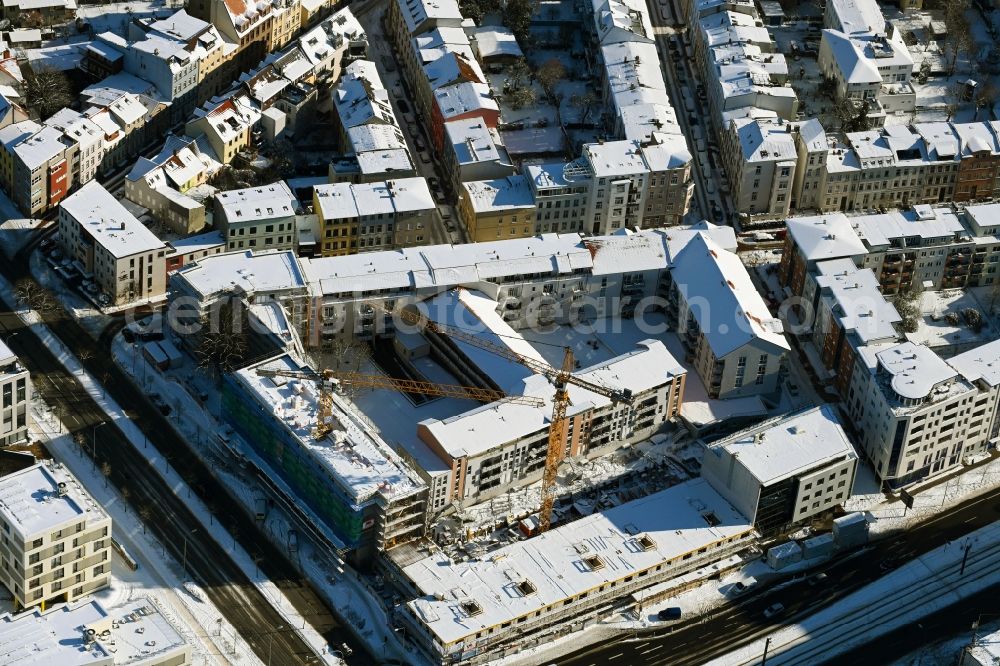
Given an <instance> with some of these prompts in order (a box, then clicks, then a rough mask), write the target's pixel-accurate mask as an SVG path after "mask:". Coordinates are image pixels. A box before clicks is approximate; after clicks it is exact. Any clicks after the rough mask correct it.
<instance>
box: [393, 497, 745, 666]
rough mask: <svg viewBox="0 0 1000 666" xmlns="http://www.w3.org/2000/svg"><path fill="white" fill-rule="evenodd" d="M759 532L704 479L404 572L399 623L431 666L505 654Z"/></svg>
mask: <svg viewBox="0 0 1000 666" xmlns="http://www.w3.org/2000/svg"><path fill="white" fill-rule="evenodd" d="M753 534H754V530H753V526H752V525H751V524H750V523H749V522H748V521H747V519H746V518H745V517H744V516H742V515H741V514H740V513H739V511H737V510H736V509H735V508H733V506H732V505H731V504H729V502H727V501H726V500H725V499H723V498H722V497H721V496H720V495H719V494H718V493H717V492H716V491H715V490H713V489H712V487H711V486H709V485H708V483H707V482H705V481H704V480H702V479H696V480H692V481H688V482H685V483H682V484H680V485H677V486H674V487H673V488H669V489H667V490H663V491H661V492H658V493H654V494H652V495H649V496H647V497H644V498H642V499H639V500H635V501H632V502H628V503H626V504H622V505H620V506H617V507H614V508H612V509H608V510H607V511H605V512H602V513H594V514H592V515H590V516H588V517H586V518H582V519H580V520H577V521H574V522H572V523H569V524H567V525H564V526H562V527H559V528H556V529H553V530H550V531H548V532H545V533H544V534H541V535H539V536H537V537H535V538H532V539H529V540H527V541H522V542H518V543H514V544H512V545H509V546H505V547H502V548H499V549H497V550H495V551H493V552H492V553H490V554H489V555H488V556H486V557H483V558H481V559H471V558H470V559H469V560H467V561H463V562H455V561H452V560H451V559H450V558H448V557H447V556H446V555H444V554H442V553H437V554H434V555H431V556H430V557H427V558H425V559H423V560H420V561H418V562H416V563H414V564H411V565H409V566H406V567H405V568H404V569H403V575H404V576H405V577H406V578H407V579H408V580H409V581H410V583H411V585H412V586H413V588H414V591H415V596H416V598H415V599H413V600H411V601H408V602H407V603H406V605H405V607H404V612H403V613H402V617H403V620H404V622H406V624H407V625H408V627H409V628H410V631H409V633H410V635H411V636H414V637H415V638H416V639H417V641H418V644H419V645H420V646H421V648H422V649H423V650H424V651H425V653H426V654H427V656H428V657H430V659H431V660H432V661H433V662H434V663H445V662H447V663H451V662H452V661H453V660H456V659H461V658H469V657H471V656H473V655H474V656H477V657H479V658H483V659H485V658H487V657H489V656H490V655H494V654H495V655H497V656H499V655H500V654H501V651H502V649H503V648H504V646H505V645H509V644H510V642H511V641H512V640H516V641H517V642H518V643H519V644H520V645H521V647H522V648H524V647H530V646H532V645H535V644H538V643H540V642H543V641H544V640H545V639H546V637H552V636H554V635H555V634H556V633H557V632H558V631H559V630H560V628H561V627H562V628H564V627H565V624H566V623H567V622H570V621H573V622H579V621H582V620H585V619H588V618H591V617H595V616H596V617H600V616H601V615H602V614H605V613H607V612H608V611H607V609H608V608H610V607H613V606H616V605H627V604H628V603H629V600H630V595H631V594H633V593H635V592H638V591H639V590H642V589H644V588H647V587H650V586H652V585H655V584H657V583H661V582H664V581H666V580H670V579H672V578H676V577H677V576H680V575H682V574H684V573H687V572H690V571H693V570H695V569H697V568H699V567H702V566H705V565H706V564H708V563H711V562H716V561H718V560H719V559H723V558H724V557H726V556H727V555H729V554H731V553H733V552H735V551H737V550H739V549H740V548H742V547H744V546H745V544H746V543H747V542H748V540H749V538H750V537H751V536H752V535H753Z"/></svg>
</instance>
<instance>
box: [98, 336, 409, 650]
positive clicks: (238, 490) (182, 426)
mask: <svg viewBox="0 0 1000 666" xmlns="http://www.w3.org/2000/svg"><path fill="white" fill-rule="evenodd" d="M177 344H179V343H177ZM112 353H113V356H114V360H115V362H116V363H118V365H119V366H120V367H121V368H122V369H123V370H125V371H126V372H128V373H130V374H131V375H132V376H133V377H134V378H135V379H136V381H137V383H139V384H140V385H141V386H143V387H144V388H145V390H146V391H148V392H155V393H158V394H159V395H160V396H162V398H163V400H164V401H165V402H166V403H167V404H169V405H170V406H171V407H172V408H173V411H172V413H171V418H173V419H175V427H176V428H177V429H178V431H179V432H180V433H182V434H183V435H184V436H185V437H186V438H187V439H188V442H189V444H190V445H191V446H192V448H193V449H194V450H196V451H197V452H198V453H199V455H200V456H201V457H202V458H203V459H204V460H205V461H206V462H207V463H208V464H210V465H211V466H212V468H213V469H214V470H215V473H216V476H217V478H218V479H219V481H221V482H222V483H223V484H224V485H225V486H226V487H227V489H228V490H229V492H230V493H231V494H233V496H234V497H236V498H237V499H238V500H239V501H241V502H242V503H243V504H244V505H245V506H246V507H247V508H248V510H249V511H256V509H257V507H258V506H259V501H260V499H261V498H265V497H270V495H269V493H268V491H266V490H265V489H264V488H263V487H262V486H261V485H260V483H259V482H258V481H257V479H255V478H254V477H253V476H252V475H251V474H250V473H248V472H247V471H245V470H243V469H242V468H241V467H240V465H238V464H236V462H235V461H234V460H232V459H231V458H229V457H228V452H227V451H225V450H223V448H222V447H221V446H218V445H217V442H218V439H217V436H216V435H217V433H219V432H225V431H227V430H228V429H227V427H226V426H225V425H224V424H223V423H221V422H220V421H217V420H216V418H215V417H214V416H213V414H216V415H217V414H218V410H219V402H218V393H219V392H218V389H217V387H215V386H214V384H213V383H212V381H211V379H210V377H209V375H208V374H207V373H206V372H204V371H202V370H201V369H198V368H196V367H195V366H194V363H193V362H192V360H191V359H190V358H185V359H184V360H183V361H182V362H181V363H180V365H179V366H178V367H176V368H172V369H171V370H170V371H168V372H167V373H166V374H164V373H161V372H160V371H159V370H157V369H156V368H154V367H153V366H151V365H149V364H148V363H147V362H146V360H145V358H144V357H143V355H142V353H141V350H139V349H138V348H137V347H136V346H133V345H132V344H129V343H127V342H125V340H124V339H122V338H121V336H118V337H117V338H116V339H115V341H114V344H113V348H112ZM192 393H193V394H194V395H192ZM199 393H206V394H207V395H208V396H209V400H208V401H207V403H206V404H205V405H202V404H201V403H200V401H199V400H198V398H197V397H196V396H197V394H199ZM234 439H235V437H234ZM244 450H247V451H248V452H249V450H248V449H246V448H245V447H244ZM261 464H263V463H262V462H261ZM272 478H274V480H275V483H277V484H278V485H281V484H280V479H278V478H277V477H276V475H272ZM216 525H217V523H216ZM260 526H261V529H262V530H263V531H264V532H265V533H266V534H267V535H268V537H270V539H271V540H272V542H273V543H275V544H276V545H277V546H278V547H279V548H282V549H285V548H287V546H288V544H289V542H290V538H291V537H290V536H289V532H291V531H294V532H295V533H296V539H297V543H298V550H297V557H295V558H293V561H294V562H295V563H296V564H297V565H298V566H299V568H300V571H301V572H302V573H303V575H305V576H306V577H307V578H308V579H309V580H310V581H311V582H312V584H313V587H314V588H315V589H316V591H317V592H318V593H319V594H320V595H321V596H323V597H324V599H325V600H326V601H327V603H328V604H329V605H330V606H331V607H332V608H336V609H338V610H339V611H340V612H341V613H342V614H343V615H344V616H345V617H346V619H347V620H348V621H349V622H350V625H351V627H350V628H351V629H353V630H354V633H355V635H356V636H357V637H358V638H359V639H360V640H362V641H363V642H365V643H366V644H367V646H368V647H369V649H370V650H371V651H372V652H373V653H374V654H380V655H389V656H393V655H395V656H396V657H397V658H401V659H402V660H403V661H404V662H407V663H408V662H409V660H410V659H408V658H409V657H410V656H411V655H410V654H409V653H408V650H409V649H411V646H409V644H405V645H404V644H402V643H400V641H399V638H398V635H397V634H396V633H395V632H394V631H393V629H392V623H391V620H390V616H389V613H388V612H387V610H386V608H385V607H384V606H382V604H381V603H380V602H379V600H378V593H377V592H376V591H375V590H374V589H372V587H371V586H370V584H369V583H368V582H367V581H366V580H365V579H364V578H362V577H361V576H359V575H358V574H357V573H356V572H355V571H354V570H353V569H351V568H350V567H349V566H348V565H347V564H346V563H344V562H343V560H341V559H340V558H339V557H338V556H337V555H336V553H334V552H332V551H330V550H328V549H326V548H323V547H321V546H318V545H316V544H314V543H313V542H312V541H311V540H310V539H309V538H308V530H306V529H303V526H302V524H301V523H300V522H299V517H298V516H292V515H290V514H289V513H288V512H286V511H285V510H284V509H283V508H282V507H281V506H280V504H279V503H275V504H274V506H271V507H270V508H269V509H268V510H267V513H266V517H265V520H264V521H263V522H261V523H260ZM229 538H230V542H229V544H225V543H224V542H221V541H220V543H222V544H223V545H231V543H232V541H231V537H229ZM241 550H242V549H241ZM244 555H245V553H244ZM246 562H247V565H248V567H249V572H250V574H253V573H254V565H253V561H252V560H250V559H249V557H248V556H247V560H246ZM241 566H242V563H241ZM244 571H247V569H244ZM272 592H275V593H280V591H278V590H277V589H276V588H275V589H274V590H272ZM265 594H267V595H268V598H275V599H277V597H276V596H274V594H272V593H271V592H265ZM277 603H278V604H280V605H279V606H278V607H279V610H281V612H282V613H286V612H287V613H289V614H294V609H293V608H292V606H291V604H290V603H289V602H287V600H284V599H283V598H282V599H280V600H279V601H278V602H277ZM293 622H294V623H295V624H294V626H302V625H303V620H302V619H301V618H298V619H297V620H295V621H293ZM307 628H308V627H307ZM316 638H318V640H319V641H322V638H321V637H318V635H317V636H316ZM317 649H319V648H317Z"/></svg>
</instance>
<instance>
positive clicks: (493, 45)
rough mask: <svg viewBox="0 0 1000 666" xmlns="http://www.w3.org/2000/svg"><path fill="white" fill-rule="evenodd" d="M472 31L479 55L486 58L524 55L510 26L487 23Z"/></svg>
mask: <svg viewBox="0 0 1000 666" xmlns="http://www.w3.org/2000/svg"><path fill="white" fill-rule="evenodd" d="M470 33H471V35H472V37H473V38H474V39H475V40H476V51H478V52H479V57H480V58H483V59H484V60H486V59H488V58H497V57H509V58H519V57H521V56H523V55H524V54H523V53H522V52H521V47H520V46H518V43H517V39H516V38H515V37H514V33H513V32H511V31H510V29H509V28H506V27H504V26H495V25H487V26H483V27H481V28H475V29H474V30H470Z"/></svg>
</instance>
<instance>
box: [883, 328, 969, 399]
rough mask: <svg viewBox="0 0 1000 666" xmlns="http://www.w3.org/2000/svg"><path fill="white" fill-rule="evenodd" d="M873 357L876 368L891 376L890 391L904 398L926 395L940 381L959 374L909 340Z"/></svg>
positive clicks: (935, 355)
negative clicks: (875, 359) (877, 366)
mask: <svg viewBox="0 0 1000 666" xmlns="http://www.w3.org/2000/svg"><path fill="white" fill-rule="evenodd" d="M876 356H877V358H878V363H879V367H880V368H884V369H885V371H886V372H888V373H889V375H890V377H891V386H892V390H893V391H895V392H896V393H897V394H898V395H899V396H900V397H902V398H904V399H907V400H921V399H923V398H926V397H928V396H929V395H930V394H931V391H934V390H935V388H936V387H938V386H939V385H940V384H942V383H944V382H947V381H949V380H951V379H954V378H955V377H957V376H958V373H957V372H956V371H955V369H954V368H953V367H951V366H950V365H948V363H947V362H946V361H944V360H943V359H942V358H941V357H940V356H938V355H937V354H935V353H934V352H933V351H931V350H930V349H928V348H927V347H924V346H923V345H916V344H913V343H912V342H902V343H900V344H898V345H896V346H894V347H891V348H889V349H885V350H883V351H880V352H878V353H877V354H876Z"/></svg>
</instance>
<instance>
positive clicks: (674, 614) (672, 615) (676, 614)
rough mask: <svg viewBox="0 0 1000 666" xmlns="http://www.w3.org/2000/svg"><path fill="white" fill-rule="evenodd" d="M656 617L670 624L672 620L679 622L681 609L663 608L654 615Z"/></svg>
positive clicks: (674, 607)
mask: <svg viewBox="0 0 1000 666" xmlns="http://www.w3.org/2000/svg"><path fill="white" fill-rule="evenodd" d="M656 617H657V618H658V619H660V620H662V621H663V622H672V621H674V620H679V619H681V609H680V608H678V607H677V606H671V607H670V608H664V609H663V610H661V611H660V612H659V613H657V614H656Z"/></svg>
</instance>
